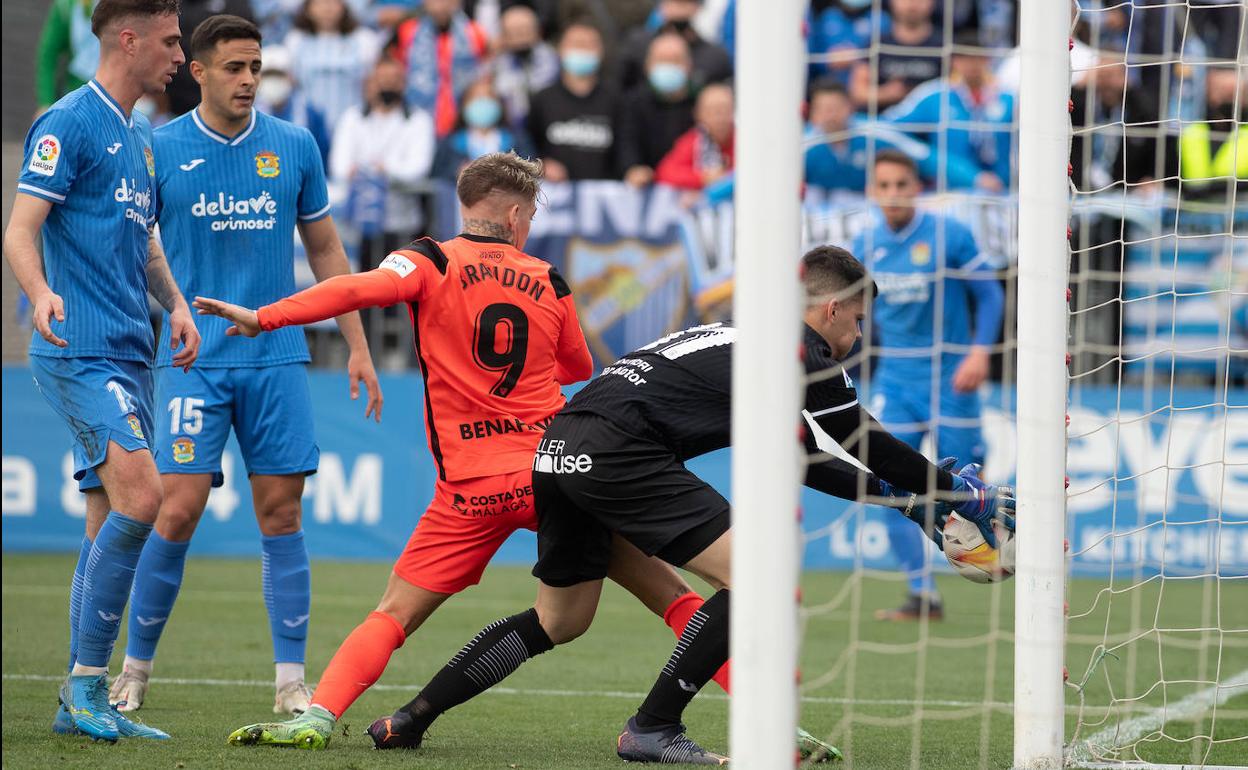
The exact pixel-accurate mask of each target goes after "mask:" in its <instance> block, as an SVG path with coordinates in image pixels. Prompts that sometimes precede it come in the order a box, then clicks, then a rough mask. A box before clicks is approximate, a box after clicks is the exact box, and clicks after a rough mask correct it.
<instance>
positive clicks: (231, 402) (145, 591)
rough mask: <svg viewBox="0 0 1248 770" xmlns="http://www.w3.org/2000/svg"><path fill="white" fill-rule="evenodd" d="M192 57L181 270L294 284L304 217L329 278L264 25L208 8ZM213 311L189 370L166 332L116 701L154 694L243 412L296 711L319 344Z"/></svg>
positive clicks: (220, 285) (174, 179)
mask: <svg viewBox="0 0 1248 770" xmlns="http://www.w3.org/2000/svg"><path fill="white" fill-rule="evenodd" d="M191 56H192V57H193V59H192V62H191V65H190V69H191V74H192V75H193V76H194V78H195V81H196V82H197V83H199V85H200V89H201V92H202V101H201V102H200V105H199V106H198V107H197V108H195V109H194V110H192V111H191V112H190V113H188V114H186V115H183V116H182V117H180V118H178V119H177V120H174V121H173V122H171V123H169V124H168V125H166V126H162V127H161V129H160V131H158V132H157V133H156V134H155V152H156V157H157V158H158V166H157V173H156V179H155V182H156V186H157V195H158V196H159V198H160V200H161V211H160V236H161V240H162V241H163V243H164V245H165V246H166V248H167V249H168V254H169V261H170V264H171V266H172V267H173V271H174V274H175V275H176V276H177V277H178V278H179V280H180V281H181V285H182V286H184V287H185V289H186V291H187V292H188V294H191V295H200V294H203V295H209V296H215V295H220V296H225V297H237V298H238V299H239V301H243V302H271V301H273V300H274V299H276V298H278V297H282V296H285V295H286V294H288V293H290V292H293V291H294V290H295V278H294V263H293V256H294V254H293V252H294V246H293V244H294V229H295V227H296V226H298V229H299V235H300V237H301V238H302V239H303V243H304V244H305V245H306V247H307V252H308V262H309V264H310V265H311V267H312V272H313V273H314V274H315V275H316V277H317V278H318V279H319V280H324V279H326V278H329V277H332V276H335V275H341V274H343V273H347V272H349V268H348V265H347V259H346V255H345V254H344V253H343V250H342V244H341V243H340V241H339V240H338V234H337V231H336V230H335V228H334V223H333V220H332V219H331V218H330V217H329V197H328V193H327V191H326V185H325V171H324V168H323V167H322V166H321V156H320V152H319V151H318V150H317V147H316V143H315V142H314V141H313V139H312V136H311V134H309V133H308V132H307V131H305V130H304V129H302V128H298V127H296V126H293V125H291V124H290V123H286V122H285V121H282V120H278V119H277V118H274V117H271V116H269V115H265V114H264V113H262V112H257V111H256V110H255V109H254V107H253V102H254V99H255V93H256V85H257V83H258V81H259V76H260V30H259V28H258V27H256V25H255V24H253V23H252V22H250V21H247V20H246V19H242V18H240V17H238V16H231V15H227V14H221V15H218V16H212V17H210V18H209V19H208V20H207V21H205V22H203V23H202V24H200V25H199V26H198V27H197V28H196V29H195V34H194V36H193V38H192V40H191ZM338 323H339V327H340V328H341V330H342V334H343V337H344V338H345V339H346V341H347V344H348V346H349V347H350V350H351V354H350V358H349V360H348V363H347V373H348V378H349V380H350V388H351V393H352V398H354V397H356V396H357V395H358V388H359V383H360V382H361V381H363V383H364V385H365V387H366V388H367V390H368V407H367V413H368V414H374V415H375V416H377V417H378V418H380V411H381V392H380V389H379V387H378V384H377V375H376V373H375V372H374V371H373V363H372V358H371V357H370V355H369V350H368V343H367V342H366V341H365V339H364V330H363V327H362V326H361V324H360V318H359V315H358V314H357V313H350V314H347V315H343V316H341V317H339V318H338ZM202 324H203V332H204V339H205V345H204V349H203V353H204V355H203V356H202V357H201V358H200V361H199V363H200V366H199V367H197V368H196V369H195V370H194V371H193V372H181V371H178V370H177V369H175V368H173V366H171V363H173V362H172V361H171V359H170V357H169V355H168V353H167V352H166V351H167V350H168V347H169V346H168V344H167V343H166V344H164V345H163V347H162V349H161V355H160V357H159V358H158V360H157V367H158V368H157V376H156V380H157V383H156V391H157V397H156V401H157V404H158V405H159V414H160V419H158V420H157V421H156V425H155V426H154V427H155V446H156V464H157V467H158V468H159V470H160V473H161V481H162V482H163V484H164V490H165V497H164V502H163V503H162V504H161V506H160V513H159V516H158V517H157V518H156V527H155V529H156V531H155V532H153V533H152V535H151V537H150V538H149V539H148V541H147V545H146V546H145V547H144V549H143V556H142V558H141V559H140V560H139V563H138V570H137V573H136V574H135V578H134V598H133V601H132V603H131V608H130V621H129V623H130V625H129V638H128V641H127V644H126V661H125V666H124V668H123V669H122V673H121V676H119V677H118V678H117V679H116V681H114V682H113V688H112V692H111V693H110V700H111V701H112V702H114V703H117V704H118V707H119V708H120V709H122V710H126V711H132V710H135V709H138V708H139V707H140V706H142V705H143V701H144V699H145V697H146V694H147V687H148V681H149V677H150V675H151V670H152V661H153V658H154V657H155V655H156V646H157V644H158V643H159V641H160V636H161V634H162V633H163V631H164V629H165V624H166V622H167V621H168V619H169V616H170V615H171V614H172V612H173V605H174V602H175V601H176V600H177V596H178V590H179V588H180V587H181V584H182V574H183V569H184V568H185V566H186V550H187V547H188V546H189V545H190V540H191V536H192V535H193V534H194V532H195V527H196V525H198V523H199V520H200V517H202V516H203V512H204V507H205V505H206V504H207V502H208V495H209V493H210V492H211V491H212V488H213V487H214V486H220V485H221V484H222V483H223V481H224V477H223V473H222V466H221V455H222V451H223V450H224V449H225V442H226V439H227V438H228V437H229V434H230V427H231V426H233V428H234V431H235V434H236V435H237V437H238V444H239V448H240V449H241V450H242V454H243V459H244V461H245V462H246V464H247V473H248V476H249V477H250V480H251V492H252V499H253V501H254V503H255V510H256V520H257V524H258V525H259V529H260V534H261V538H260V544H261V554H262V557H261V563H262V565H263V579H262V582H263V592H264V602H265V606H266V607H267V609H268V612H269V627H270V630H271V632H272V638H273V655H274V661H275V663H276V667H277V675H276V689H277V696H276V699H275V705H274V710H275V711H277V712H282V713H291V712H294V713H297V712H299V711H302V710H303V709H305V708H307V705H308V700H309V697H310V695H311V693H310V692H309V691H308V689H307V687H306V685H305V684H304V673H303V671H304V665H303V664H304V647H305V644H306V640H307V633H308V625H309V615H310V612H311V610H310V593H311V585H310V570H309V567H308V552H307V548H306V547H305V545H304V541H303V529H302V523H301V510H300V497H301V496H302V494H303V486H304V477H305V476H307V475H308V474H311V473H315V472H316V469H317V464H318V460H319V458H320V450H319V449H318V448H317V445H316V437H315V435H314V433H313V427H312V398H311V394H310V392H309V390H308V380H307V373H306V371H305V370H306V367H307V363H308V361H309V356H308V347H307V343H306V342H305V340H304V337H303V335H302V334H301V333H299V331H298V330H295V331H294V332H293V333H291V334H284V333H278V334H273V335H271V336H270V337H268V338H266V339H265V340H264V342H263V344H261V345H256V344H249V343H248V342H247V341H242V340H238V339H234V338H230V337H226V335H225V328H224V324H222V323H221V322H218V321H216V320H215V319H211V318H205V319H203V321H202ZM161 339H162V342H163V341H165V340H167V336H165V335H162V338H161Z"/></svg>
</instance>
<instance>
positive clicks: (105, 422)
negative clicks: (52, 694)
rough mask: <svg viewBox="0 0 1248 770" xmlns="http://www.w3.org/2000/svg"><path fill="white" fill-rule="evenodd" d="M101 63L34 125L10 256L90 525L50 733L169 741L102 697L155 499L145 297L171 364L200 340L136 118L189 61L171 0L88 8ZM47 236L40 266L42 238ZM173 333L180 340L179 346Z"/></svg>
mask: <svg viewBox="0 0 1248 770" xmlns="http://www.w3.org/2000/svg"><path fill="white" fill-rule="evenodd" d="M91 30H92V32H93V33H94V34H95V36H96V37H97V38H99V41H100V65H99V68H98V69H97V70H96V72H95V77H94V78H92V79H91V80H90V81H88V82H87V84H86V85H84V86H82V87H80V88H78V89H76V90H74V91H72V92H71V93H69V94H67V95H66V96H65V97H63V98H61V99H59V100H57V102H56V103H55V104H53V105H52V106H51V107H50V108H49V109H48V110H47V111H46V112H44V113H43V115H41V116H40V117H39V118H38V119H37V120H36V121H35V123H34V125H33V126H31V128H30V131H29V132H28V133H27V134H26V143H25V153H24V156H23V157H24V163H25V165H24V166H23V167H22V170H21V176H20V177H19V180H18V185H17V196H16V197H15V199H14V201H13V211H12V215H11V218H10V219H9V225H8V229H7V230H6V232H5V236H4V255H5V258H6V259H8V261H9V266H10V267H11V268H12V269H13V274H14V276H15V277H16V278H17V281H18V283H19V284H20V285H21V287H22V290H23V291H24V292H26V295H27V296H28V297H30V300H31V304H32V306H33V311H32V312H33V318H32V320H33V322H34V326H35V332H34V334H33V335H32V336H31V342H30V368H31V371H32V373H33V374H34V377H35V383H36V384H37V385H38V386H39V390H40V391H41V392H42V393H43V395H44V397H45V398H47V400H48V403H49V404H51V406H52V408H53V409H54V410H56V412H57V413H58V414H60V415H61V417H62V418H63V419H64V420H65V422H66V424H67V425H68V426H69V427H70V430H71V431H72V432H73V434H74V439H75V443H74V450H73V457H74V478H75V479H77V480H78V488H79V489H80V490H82V491H83V492H85V493H86V496H87V523H86V536H85V537H84V538H83V541H82V546H81V549H80V552H79V556H78V564H77V566H76V567H75V569H74V578H73V583H72V586H71V588H70V598H69V607H70V609H69V624H70V635H69V676H68V678H66V680H65V682H64V684H63V685H62V686H61V691H60V704H61V705H60V708H59V709H58V711H57V714H56V718H55V721H54V722H53V723H52V730H53V731H54V732H57V733H63V734H74V735H77V734H86V735H89V736H91V737H92V738H95V739H97V740H101V739H102V740H107V741H116V740H117V739H118V738H119V737H124V738H131V737H141V738H161V739H163V738H168V737H169V736H168V735H166V734H165V733H163V732H161V731H160V730H156V729H154V728H150V727H147V726H146V725H142V724H139V723H136V722H132V721H130V720H129V719H127V718H126V717H124V716H122V715H121V714H119V713H117V712H116V711H114V710H113V709H112V708H110V706H109V703H108V697H107V696H108V681H107V677H108V661H109V658H110V657H112V653H113V644H114V643H115V642H116V641H117V634H118V632H119V631H120V629H121V616H122V614H123V613H124V612H125V607H126V599H127V598H128V597H129V595H130V587H131V583H132V580H133V578H134V568H135V564H136V563H137V562H138V560H139V554H140V552H141V551H142V550H143V544H144V542H146V541H147V539H148V536H149V535H150V534H151V531H152V522H154V521H155V520H156V513H157V511H158V510H159V508H160V505H161V486H160V477H159V475H158V474H157V472H156V464H155V462H154V461H153V459H152V444H151V443H149V439H148V436H150V435H152V434H153V433H154V429H155V427H156V424H155V422H153V420H154V415H153V413H152V369H151V366H152V358H153V355H154V353H155V351H154V344H155V341H154V340H153V339H152V327H151V324H150V323H149V320H148V308H147V294H148V292H149V291H150V292H151V294H152V296H153V297H155V298H156V300H157V301H158V302H159V303H160V304H161V305H162V306H163V307H164V308H165V309H166V310H167V311H169V316H168V323H167V326H168V327H169V329H170V332H171V333H170V335H169V336H166V337H165V345H166V348H167V349H168V348H170V347H172V348H174V349H175V350H176V348H177V347H178V346H179V345H180V347H181V349H180V350H176V352H175V353H174V354H173V355H172V357H171V359H167V360H169V362H170V363H171V364H172V365H173V366H178V367H182V368H184V369H189V368H190V366H191V364H192V363H193V362H194V361H195V356H196V354H197V353H198V349H199V334H198V332H197V331H196V329H195V324H194V321H193V320H192V318H191V313H190V309H189V308H188V307H187V304H186V300H185V299H184V298H183V296H182V293H181V292H180V291H178V287H177V284H176V283H175V282H174V280H173V276H172V275H171V274H170V272H169V266H168V264H167V263H166V262H165V259H164V255H163V254H161V253H160V251H159V249H151V250H149V239H150V232H151V228H152V225H153V224H154V223H155V221H156V213H157V209H158V200H157V196H156V190H155V187H156V180H155V168H154V165H153V153H152V132H151V127H150V126H149V125H148V122H147V119H146V118H144V117H143V116H142V115H141V114H135V113H134V103H135V102H136V101H138V100H139V98H140V97H141V96H143V95H145V94H158V93H161V92H163V91H164V90H165V87H166V86H168V85H169V83H170V82H171V81H172V79H173V75H174V73H175V72H176V71H177V68H178V67H179V66H180V65H181V64H182V63H183V62H184V61H185V59H184V58H183V56H182V49H181V48H180V47H179V46H178V40H179V38H180V37H181V35H180V33H179V31H178V3H177V0H101V2H100V3H99V4H98V5H96V7H95V11H94V13H93V14H92V17H91ZM40 235H42V238H43V254H42V263H41V258H40V252H39V249H38V248H37V247H36V245H35V239H36V237H37V236H40ZM170 340H172V342H170Z"/></svg>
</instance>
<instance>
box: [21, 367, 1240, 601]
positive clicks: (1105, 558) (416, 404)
mask: <svg viewBox="0 0 1248 770" xmlns="http://www.w3.org/2000/svg"><path fill="white" fill-rule="evenodd" d="M310 379H311V388H312V403H313V406H314V410H315V419H316V432H317V439H318V443H319V444H320V447H321V464H320V470H319V472H318V473H317V474H316V475H314V476H311V477H309V479H308V484H307V489H306V491H305V493H304V497H303V506H304V530H305V531H306V533H307V542H308V547H309V549H310V550H311V553H312V555H313V556H314V557H315V558H320V559H367V560H380V561H391V560H393V559H394V558H395V557H396V556H397V555H398V554H399V553H400V551H401V550H402V548H403V544H404V543H405V542H406V541H407V538H408V535H409V534H410V533H411V530H412V527H413V526H414V525H415V523H416V521H417V519H418V518H419V515H420V513H421V511H423V510H424V508H425V506H426V504H427V503H428V501H429V499H430V497H431V495H432V492H433V484H434V480H435V478H436V473H435V470H434V466H433V462H432V460H431V459H430V456H429V452H428V450H427V448H426V446H425V433H424V422H423V409H422V403H423V393H422V384H421V380H420V378H419V376H417V375H414V374H412V375H386V376H383V377H382V386H383V388H384V389H385V393H386V411H385V415H384V418H383V421H382V423H381V424H376V423H373V422H372V421H371V420H365V419H364V416H363V401H359V402H356V403H352V402H351V401H350V400H349V399H348V396H347V378H346V375H345V374H343V373H339V372H324V371H312V372H311V373H310ZM984 395H985V402H986V403H987V404H989V408H988V409H987V410H986V413H985V436H986V438H987V440H988V445H989V456H988V461H987V469H986V475H987V477H988V478H990V479H991V480H993V481H997V482H1004V481H1008V480H1009V479H1008V478H1003V475H1004V474H1005V471H1004V470H1003V469H1012V468H1013V467H1014V465H1015V461H1016V457H1017V453H1016V449H1015V445H1014V428H1013V421H1012V419H1011V418H1010V415H1009V413H1008V412H1007V411H1004V410H1002V409H1001V408H1000V406H1001V404H1002V395H1003V394H1002V393H1001V391H1000V389H999V388H987V389H985V393H984ZM1153 395H1154V398H1152V399H1151V400H1150V399H1149V398H1148V397H1147V394H1146V393H1145V392H1144V391H1143V390H1141V389H1139V388H1126V387H1124V388H1123V389H1122V390H1121V391H1119V390H1117V389H1112V388H1092V387H1087V388H1083V389H1082V390H1081V392H1080V406H1079V407H1078V408H1075V409H1072V412H1071V428H1070V435H1071V437H1072V438H1071V443H1070V451H1069V474H1070V479H1071V486H1070V488H1071V492H1072V497H1071V498H1070V505H1069V514H1068V522H1069V523H1068V527H1067V536H1068V537H1069V539H1070V542H1071V550H1072V553H1074V554H1076V556H1075V557H1074V568H1075V571H1076V573H1083V574H1104V573H1106V572H1107V571H1108V570H1109V569H1110V567H1111V565H1112V566H1113V568H1114V570H1115V571H1116V572H1117V573H1118V574H1123V572H1124V571H1126V572H1131V571H1133V570H1135V569H1137V568H1138V569H1139V570H1140V571H1141V572H1142V573H1144V574H1153V573H1155V572H1157V571H1158V570H1159V569H1161V568H1162V565H1163V564H1164V569H1165V571H1166V574H1183V575H1190V574H1201V573H1207V572H1211V571H1213V570H1214V569H1217V570H1218V571H1219V572H1220V574H1222V575H1224V576H1226V575H1231V574H1236V575H1248V409H1245V408H1243V407H1245V406H1248V395H1246V394H1244V393H1242V392H1240V393H1238V394H1235V395H1234V396H1233V399H1232V404H1231V405H1230V406H1231V407H1232V408H1231V409H1230V414H1229V415H1228V416H1227V418H1226V432H1225V433H1223V432H1222V431H1221V430H1213V429H1211V428H1212V427H1216V426H1220V425H1221V422H1220V420H1221V419H1222V417H1221V415H1222V410H1224V409H1226V408H1227V407H1226V406H1224V405H1220V404H1211V403H1209V402H1210V401H1211V400H1212V399H1211V397H1210V394H1209V392H1208V391H1202V390H1185V389H1176V390H1175V391H1174V394H1173V399H1174V401H1173V403H1174V404H1175V406H1176V407H1179V408H1176V409H1173V410H1171V409H1167V408H1161V407H1162V406H1163V405H1164V404H1166V403H1169V398H1170V391H1169V389H1167V390H1166V391H1164V392H1154V394H1153ZM1235 398H1237V399H1238V402H1236V401H1235V400H1234V399H1235ZM3 403H4V406H3V417H4V424H3V439H4V445H3V448H4V453H3V454H4V478H3V546H4V550H5V551H6V552H22V551H66V552H70V551H72V552H76V551H77V549H78V545H79V542H80V540H81V537H82V519H83V517H84V515H85V503H84V498H83V496H82V495H81V494H80V493H79V492H78V488H77V484H76V482H74V481H73V478H72V460H71V454H70V435H69V431H68V429H67V428H66V427H65V425H64V424H63V423H62V421H61V420H60V419H59V418H58V417H57V416H56V415H55V414H54V413H53V412H52V410H51V408H50V407H49V406H48V405H47V403H46V402H45V401H44V400H43V398H42V396H40V394H39V392H38V391H37V390H36V388H35V386H34V383H33V381H32V379H31V376H30V370H29V369H27V368H25V367H5V368H4V400H3ZM1011 403H1012V402H1011ZM1119 403H1121V408H1122V418H1123V419H1122V420H1121V421H1120V423H1114V422H1113V421H1112V415H1113V412H1114V410H1115V408H1116V405H1117V404H1119ZM157 407H158V408H157V409H156V414H157V418H158V419H159V418H160V417H161V416H163V415H164V414H165V410H163V409H161V408H159V405H157ZM1235 407H1238V408H1235ZM1167 460H1168V462H1167ZM1223 463H1224V464H1223ZM689 465H690V468H691V469H693V470H694V471H695V472H696V473H698V474H699V475H700V476H702V477H703V478H705V479H707V480H708V481H709V482H711V483H712V484H714V485H715V486H716V487H717V488H718V489H720V490H721V491H722V492H723V493H724V494H726V495H727V494H729V468H730V458H729V454H728V452H727V451H722V452H716V453H714V454H711V455H708V456H705V457H701V458H698V459H696V460H694V461H692V462H690V464H689ZM1175 468H1181V469H1182V470H1178V471H1176V470H1174V469H1175ZM224 470H225V476H226V483H225V486H223V487H222V488H220V489H216V490H214V491H213V493H212V496H211V497H210V499H209V503H208V510H207V512H206V513H205V514H204V518H203V520H202V521H201V523H200V525H199V530H198V532H197V533H196V535H195V539H194V542H193V544H192V546H191V551H192V553H193V554H196V555H200V556H209V555H211V556H258V555H259V553H260V544H259V532H258V530H257V528H256V524H255V516H254V513H253V509H252V504H251V495H250V492H249V489H248V485H247V477H246V471H245V469H244V466H243V461H242V458H241V456H240V455H239V452H238V446H237V444H236V443H235V442H234V439H233V438H231V439H230V442H229V444H228V445H227V448H226V455H225V459H224ZM1107 479H1108V481H1107ZM1115 479H1116V480H1117V481H1115ZM1115 484H1116V485H1117V489H1116V491H1117V503H1116V504H1115V501H1114V497H1115V495H1114V491H1115V489H1114V485H1115ZM469 502H470V503H471V501H469ZM1219 508H1221V510H1222V511H1223V513H1222V516H1221V521H1220V522H1219V517H1218V515H1217V511H1218V509H1219ZM490 509H491V504H490V503H489V501H481V505H479V506H475V507H474V506H471V505H470V507H469V513H468V514H466V515H489V511H490ZM803 511H804V516H803V520H804V525H803V526H804V528H805V530H806V552H805V566H806V567H807V568H809V569H849V568H851V567H853V566H854V565H855V564H856V563H860V564H861V565H862V566H863V567H866V568H870V569H880V570H888V569H892V568H893V562H892V557H891V556H890V554H889V544H888V530H887V527H886V524H885V517H886V516H893V515H896V514H894V513H892V512H890V511H886V510H884V509H880V508H876V507H868V509H867V510H866V511H863V510H862V506H859V505H857V504H851V503H845V502H843V501H840V500H835V499H833V498H829V497H825V496H823V495H819V494H817V493H814V492H811V491H809V490H806V491H805V492H804V495H803ZM774 513H775V514H776V515H777V516H782V515H783V513H782V512H778V511H777V512H774ZM1111 531H1113V532H1118V533H1123V534H1120V535H1119V536H1117V537H1115V538H1113V539H1110V538H1109V533H1110V532H1111ZM535 552H536V551H535V539H534V536H533V534H532V533H529V532H522V533H518V534H517V535H516V536H514V537H512V538H511V539H510V540H509V541H508V542H507V543H506V545H504V546H503V548H502V550H501V551H500V552H499V555H498V557H497V560H499V561H500V562H504V563H512V564H528V563H531V562H532V561H533V559H534V557H535ZM935 561H936V563H937V564H938V565H940V566H942V567H943V565H944V560H943V559H936V560H935Z"/></svg>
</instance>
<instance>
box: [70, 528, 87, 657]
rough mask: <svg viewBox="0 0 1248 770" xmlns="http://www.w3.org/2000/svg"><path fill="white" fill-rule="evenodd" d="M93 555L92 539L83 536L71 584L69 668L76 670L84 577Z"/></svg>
mask: <svg viewBox="0 0 1248 770" xmlns="http://www.w3.org/2000/svg"><path fill="white" fill-rule="evenodd" d="M90 557H91V540H90V538H88V537H87V536H86V535H83V537H82V546H81V547H80V548H79V549H78V564H77V566H75V567H74V582H73V583H71V584H70V586H69V670H70V671H73V670H74V661H75V660H77V659H78V619H79V618H80V617H82V578H83V576H84V575H86V574H87V559H89V558H90Z"/></svg>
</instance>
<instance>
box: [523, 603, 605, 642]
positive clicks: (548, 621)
mask: <svg viewBox="0 0 1248 770" xmlns="http://www.w3.org/2000/svg"><path fill="white" fill-rule="evenodd" d="M593 620H594V618H593V615H590V616H589V617H581V616H579V615H567V614H560V615H555V614H551V613H546V614H542V613H541V610H540V609H539V610H538V617H537V621H538V623H539V624H540V625H541V627H542V630H543V631H545V632H546V635H547V636H549V637H550V641H551V642H553V643H554V644H567V643H568V642H570V641H572V640H573V639H576V638H577V637H578V636H581V635H582V634H584V633H585V632H586V631H588V630H589V626H590V624H591V623H592V622H593Z"/></svg>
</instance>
